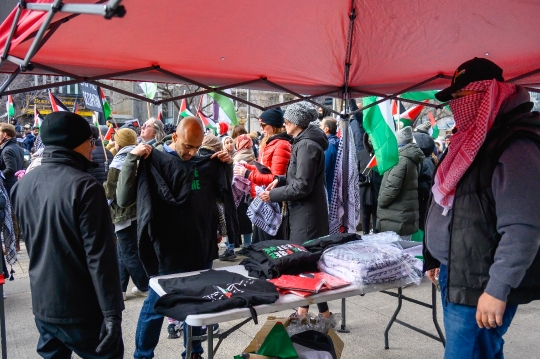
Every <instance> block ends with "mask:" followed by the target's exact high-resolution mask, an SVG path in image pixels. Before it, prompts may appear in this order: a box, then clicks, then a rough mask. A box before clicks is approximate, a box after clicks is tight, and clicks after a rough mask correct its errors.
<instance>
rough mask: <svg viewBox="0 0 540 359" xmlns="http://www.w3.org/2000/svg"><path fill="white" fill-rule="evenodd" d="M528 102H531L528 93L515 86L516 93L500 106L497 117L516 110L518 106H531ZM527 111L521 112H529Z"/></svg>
mask: <svg viewBox="0 0 540 359" xmlns="http://www.w3.org/2000/svg"><path fill="white" fill-rule="evenodd" d="M530 101H531V96H530V95H529V92H528V91H527V90H525V88H523V87H521V86H516V93H515V94H514V95H512V96H511V97H510V98H508V100H506V101H505V102H503V103H502V104H501V108H500V109H499V114H498V117H500V116H502V115H505V114H507V113H509V112H511V111H512V110H514V109H516V108H517V107H518V106H521V105H525V106H527V105H533V104H532V102H530ZM527 108H528V106H527ZM529 111H530V109H529V110H524V111H523V112H529Z"/></svg>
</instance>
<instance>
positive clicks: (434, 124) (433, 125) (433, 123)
mask: <svg viewBox="0 0 540 359" xmlns="http://www.w3.org/2000/svg"><path fill="white" fill-rule="evenodd" d="M428 116H429V122H430V123H431V128H430V129H429V134H430V135H431V137H432V138H438V137H439V126H437V121H435V117H434V116H433V114H432V113H431V112H428Z"/></svg>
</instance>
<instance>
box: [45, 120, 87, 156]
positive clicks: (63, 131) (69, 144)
mask: <svg viewBox="0 0 540 359" xmlns="http://www.w3.org/2000/svg"><path fill="white" fill-rule="evenodd" d="M40 134H41V140H42V141H43V144H44V145H45V146H62V147H66V148H69V149H70V150H72V149H74V148H75V147H77V146H79V145H81V144H82V143H83V142H84V141H86V140H88V139H89V138H90V137H92V130H90V125H89V124H88V121H86V120H85V119H84V118H83V117H81V116H79V115H77V114H75V113H71V112H64V111H62V112H53V113H51V114H49V115H47V116H45V119H44V120H43V123H42V124H41V127H40Z"/></svg>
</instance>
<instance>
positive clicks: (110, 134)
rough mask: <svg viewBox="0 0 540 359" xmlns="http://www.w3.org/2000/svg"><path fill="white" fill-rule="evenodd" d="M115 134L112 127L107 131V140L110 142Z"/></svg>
mask: <svg viewBox="0 0 540 359" xmlns="http://www.w3.org/2000/svg"><path fill="white" fill-rule="evenodd" d="M113 133H114V128H113V127H112V126H111V127H109V129H108V130H107V133H106V134H105V140H106V141H110V140H111V139H112V134H113Z"/></svg>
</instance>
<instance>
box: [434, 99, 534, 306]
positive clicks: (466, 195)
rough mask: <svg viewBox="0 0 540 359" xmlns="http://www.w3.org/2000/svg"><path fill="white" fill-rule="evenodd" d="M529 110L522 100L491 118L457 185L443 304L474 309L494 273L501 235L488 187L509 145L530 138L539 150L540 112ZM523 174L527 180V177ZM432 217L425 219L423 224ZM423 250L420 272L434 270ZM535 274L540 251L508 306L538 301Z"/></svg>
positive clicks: (518, 239)
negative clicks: (491, 120) (468, 165)
mask: <svg viewBox="0 0 540 359" xmlns="http://www.w3.org/2000/svg"><path fill="white" fill-rule="evenodd" d="M531 109H532V103H530V102H527V103H524V104H522V105H520V106H518V107H516V108H515V109H514V110H512V111H510V112H508V113H506V114H505V115H502V116H499V117H498V118H497V119H496V120H495V123H494V125H493V127H492V128H491V130H490V131H489V132H488V135H487V137H486V139H485V141H484V143H483V145H482V147H481V148H480V151H479V152H478V154H477V155H476V157H475V159H474V161H473V163H472V164H471V166H470V167H469V168H468V169H467V172H466V173H465V174H464V175H463V177H462V178H461V180H460V181H459V183H458V185H457V188H456V194H455V198H454V204H453V207H452V211H453V217H452V219H451V225H450V228H449V231H450V246H449V254H448V278H447V287H448V292H447V300H448V301H450V302H452V303H457V304H463V305H470V306H476V305H477V304H478V298H479V297H480V296H481V295H482V293H484V291H485V289H486V287H487V285H488V282H489V280H490V274H493V273H490V269H491V267H492V265H493V263H494V262H495V252H496V250H497V249H498V247H499V242H500V241H501V239H502V236H503V233H499V231H498V227H497V225H498V217H497V213H498V212H497V210H498V208H497V206H496V205H497V204H496V203H495V200H494V195H493V191H492V187H491V186H492V178H493V173H494V170H495V168H496V166H497V164H498V161H499V158H500V157H501V155H502V153H503V152H504V151H505V149H506V148H508V146H509V145H510V144H511V143H512V142H513V141H515V140H517V139H522V138H526V139H531V140H533V141H534V142H535V143H536V145H537V146H538V147H539V148H540V114H539V113H538V112H532V113H531V112H529V111H530V110H531ZM442 161H444V157H443V158H442V159H441V162H442ZM523 175H524V176H527V174H526V173H524V174H523ZM432 200H433V199H432V198H431V201H432ZM515 201H516V202H515V203H516V206H517V207H516V210H519V199H516V200H515ZM430 212H431V211H430ZM431 215H432V214H431V213H430V214H429V215H428V220H429V216H431ZM433 240H436V238H431V237H427V238H425V241H433ZM513 240H514V239H513ZM527 240H528V239H527V238H515V241H516V246H517V245H518V244H519V243H518V242H519V241H527ZM507 243H508V242H507ZM427 247H428V246H427V245H426V243H425V242H424V259H425V262H424V270H429V269H432V268H437V267H439V265H440V263H439V262H438V261H437V260H436V259H435V258H434V257H433V256H432V255H431V254H430V253H429V251H428V249H427ZM520 256H521V257H522V258H523V260H525V257H528V258H532V256H531V253H522V254H520ZM502 259H503V258H500V259H499V260H502ZM527 260H528V259H527ZM538 273H540V251H537V253H536V255H535V257H534V259H532V263H531V264H530V266H529V269H528V270H527V271H526V273H525V275H524V277H523V279H522V280H521V283H520V284H519V285H518V286H517V287H513V288H512V289H511V290H510V293H509V294H508V296H507V304H508V305H513V304H526V303H529V302H531V301H532V300H538V299H540V276H539V275H538Z"/></svg>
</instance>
